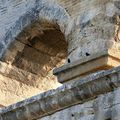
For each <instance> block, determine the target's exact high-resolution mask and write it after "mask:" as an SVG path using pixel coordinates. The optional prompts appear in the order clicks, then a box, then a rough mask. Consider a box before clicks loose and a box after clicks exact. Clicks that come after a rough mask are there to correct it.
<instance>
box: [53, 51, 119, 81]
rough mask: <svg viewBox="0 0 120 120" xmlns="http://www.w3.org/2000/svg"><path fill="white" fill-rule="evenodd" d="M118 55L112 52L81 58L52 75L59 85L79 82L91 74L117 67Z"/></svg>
mask: <svg viewBox="0 0 120 120" xmlns="http://www.w3.org/2000/svg"><path fill="white" fill-rule="evenodd" d="M119 54H120V52H118V53H115V54H114V51H113V52H112V51H109V52H108V51H104V52H103V53H97V54H93V55H91V56H88V57H83V58H82V59H79V60H77V61H75V62H72V63H69V64H67V65H63V66H62V67H60V68H57V69H54V71H53V74H54V75H56V76H57V78H58V81H59V82H60V83H65V82H68V81H73V80H79V79H80V78H82V77H84V76H86V75H89V74H91V73H95V72H99V71H101V70H106V69H110V68H112V67H117V66H119V65H120V57H119Z"/></svg>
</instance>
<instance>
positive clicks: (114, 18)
mask: <svg viewBox="0 0 120 120" xmlns="http://www.w3.org/2000/svg"><path fill="white" fill-rule="evenodd" d="M79 13H80V14H79V16H78V17H76V18H74V19H73V20H71V22H70V23H69V26H68V29H67V31H66V34H67V35H68V44H69V47H68V64H67V65H65V66H63V67H61V68H59V69H56V70H55V71H54V74H55V75H57V76H58V80H59V81H60V82H62V83H63V82H65V81H69V80H73V79H79V78H80V77H81V76H84V75H86V74H89V73H93V72H96V71H99V70H106V69H110V68H112V67H116V66H119V65H120V1H119V0H84V1H81V7H80V12H79ZM64 73H65V74H64Z"/></svg>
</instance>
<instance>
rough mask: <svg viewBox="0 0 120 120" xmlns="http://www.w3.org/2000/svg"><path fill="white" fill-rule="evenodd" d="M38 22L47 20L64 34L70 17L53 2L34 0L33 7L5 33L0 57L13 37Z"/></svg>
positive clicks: (0, 47) (0, 46)
mask: <svg viewBox="0 0 120 120" xmlns="http://www.w3.org/2000/svg"><path fill="white" fill-rule="evenodd" d="M39 20H47V21H49V22H51V23H55V24H57V25H58V26H59V28H60V30H61V31H62V33H63V34H64V33H65V31H66V28H67V25H68V21H69V20H70V16H69V14H68V13H67V12H66V10H65V9H64V8H62V7H61V6H59V5H58V4H57V3H55V2H53V1H49V0H36V1H35V3H34V6H33V7H31V8H28V10H27V12H26V13H25V14H23V15H22V16H20V17H19V19H18V20H17V21H16V22H15V24H14V25H12V26H11V27H10V29H9V30H8V31H7V32H6V34H5V38H3V42H2V43H1V44H0V49H1V53H0V57H2V55H4V52H5V50H6V48H7V47H8V46H9V44H10V43H11V42H13V41H14V40H15V37H16V36H17V35H18V34H19V33H20V32H21V31H22V30H23V29H24V28H25V27H26V26H28V25H30V24H32V23H33V22H35V21H39Z"/></svg>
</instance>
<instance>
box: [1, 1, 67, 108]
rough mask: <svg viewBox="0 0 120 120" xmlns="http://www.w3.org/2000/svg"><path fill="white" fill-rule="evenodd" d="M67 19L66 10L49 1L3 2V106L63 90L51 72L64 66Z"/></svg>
mask: <svg viewBox="0 0 120 120" xmlns="http://www.w3.org/2000/svg"><path fill="white" fill-rule="evenodd" d="M41 8H42V9H41ZM58 14H59V16H58ZM68 19H69V15H68V13H67V12H66V11H65V9H64V8H62V7H60V6H59V5H58V4H56V3H54V2H49V0H46V1H44V0H37V1H31V0H28V1H24V0H17V1H13V0H10V1H0V56H2V57H1V62H0V84H1V87H0V93H1V95H2V96H3V97H2V98H1V99H0V104H2V105H4V106H8V105H10V104H13V103H15V102H19V101H20V100H23V99H26V98H28V97H31V96H33V95H35V94H38V93H41V92H44V91H47V90H49V89H55V88H57V87H58V86H60V84H59V83H58V82H57V79H56V77H54V76H53V74H52V70H53V69H54V68H55V67H58V66H61V65H62V64H64V63H65V58H66V56H67V43H66V41H65V35H64V31H65V30H64V28H65V26H66V24H67V20H68Z"/></svg>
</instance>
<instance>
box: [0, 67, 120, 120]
mask: <svg viewBox="0 0 120 120" xmlns="http://www.w3.org/2000/svg"><path fill="white" fill-rule="evenodd" d="M119 80H120V67H117V68H114V69H111V70H108V71H103V72H99V73H95V74H92V75H90V76H88V77H85V78H83V79H80V80H78V81H75V82H72V83H70V84H67V85H63V86H62V87H60V88H58V89H56V90H51V91H48V92H45V93H42V94H40V95H37V96H34V97H32V98H30V99H26V100H25V101H21V102H19V103H17V104H14V105H11V106H9V107H7V108H5V109H2V110H0V115H1V117H2V118H1V120H5V116H7V115H10V116H11V117H12V116H14V115H17V114H20V116H17V117H16V119H14V120H19V119H21V117H22V119H23V120H24V119H31V120H32V119H36V118H41V117H43V116H46V115H50V114H53V113H54V112H56V111H58V110H61V109H65V108H66V107H70V106H73V105H75V104H78V103H81V104H82V103H84V102H85V101H88V100H90V99H93V98H95V97H97V96H98V95H100V94H104V93H106V92H110V91H114V89H116V88H118V87H119V86H120V84H119V83H120V82H119ZM38 106H39V107H38ZM22 109H23V110H24V111H23V110H22ZM34 111H35V114H33V112H34ZM19 112H20V113H19ZM36 113H37V114H36ZM14 118H15V117H14ZM11 120H12V119H11Z"/></svg>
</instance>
